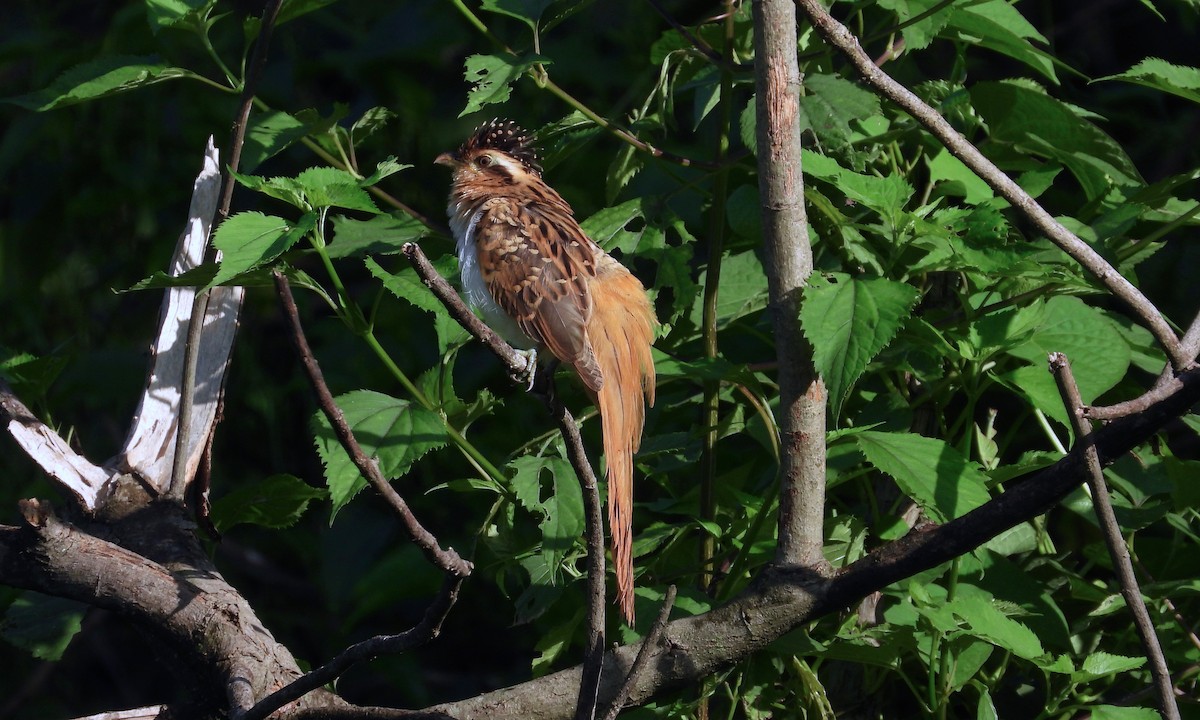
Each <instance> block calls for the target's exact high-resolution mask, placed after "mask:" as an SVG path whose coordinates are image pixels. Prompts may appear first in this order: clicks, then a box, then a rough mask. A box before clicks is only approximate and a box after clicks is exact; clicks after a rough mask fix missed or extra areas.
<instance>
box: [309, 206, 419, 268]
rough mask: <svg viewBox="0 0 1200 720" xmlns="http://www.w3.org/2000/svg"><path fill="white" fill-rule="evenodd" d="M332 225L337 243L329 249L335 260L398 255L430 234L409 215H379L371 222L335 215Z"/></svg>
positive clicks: (371, 219)
mask: <svg viewBox="0 0 1200 720" xmlns="http://www.w3.org/2000/svg"><path fill="white" fill-rule="evenodd" d="M332 222H333V241H332V242H330V243H329V245H328V246H327V247H326V252H328V253H329V257H331V258H345V257H361V256H363V255H394V254H396V253H398V252H400V251H401V250H402V249H403V248H404V245H405V244H406V243H410V242H416V241H417V240H420V239H421V238H423V237H425V236H426V235H427V234H428V233H429V229H428V228H427V227H425V226H424V225H423V224H422V223H421V221H420V220H417V219H416V218H412V217H409V216H408V215H390V214H387V215H376V216H375V217H373V218H370V219H368V220H356V219H354V218H350V217H346V216H345V215H335V216H334V217H333V221H332Z"/></svg>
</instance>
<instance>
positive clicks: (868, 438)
mask: <svg viewBox="0 0 1200 720" xmlns="http://www.w3.org/2000/svg"><path fill="white" fill-rule="evenodd" d="M854 437H855V440H856V441H857V442H858V447H859V449H861V450H862V452H863V455H865V456H866V458H867V462H869V463H871V464H872V465H874V466H875V467H876V468H878V469H879V470H881V471H883V472H885V473H887V474H888V475H890V476H891V477H892V479H894V480H895V481H896V484H898V485H899V486H900V488H901V489H902V490H904V492H905V494H907V495H908V496H909V497H911V498H912V499H913V500H914V501H916V502H917V504H918V505H920V506H921V509H922V510H924V511H925V512H926V513H928V514H929V515H930V517H932V518H933V519H935V520H937V521H938V522H946V521H948V520H953V519H954V518H956V517H961V516H963V515H965V514H967V513H968V512H970V511H971V510H974V509H975V508H977V507H979V506H980V505H983V504H984V503H985V502H987V501H988V497H989V496H988V491H987V487H986V486H985V484H984V483H985V481H986V476H985V475H984V473H983V470H982V469H981V468H980V467H979V465H978V464H977V463H974V462H972V461H970V460H969V459H967V458H966V457H963V455H962V453H960V452H959V451H958V450H955V449H954V448H953V447H951V446H950V445H948V444H947V443H946V442H945V441H944V440H939V439H937V438H928V437H923V436H921V435H914V434H911V433H888V432H878V431H874V430H868V431H866V432H862V433H859V434H857V435H855V436H854Z"/></svg>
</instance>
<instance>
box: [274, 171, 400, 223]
mask: <svg viewBox="0 0 1200 720" xmlns="http://www.w3.org/2000/svg"><path fill="white" fill-rule="evenodd" d="M392 164H393V165H395V163H392ZM396 169H397V170H399V169H400V168H399V166H398V165H396ZM296 185H297V186H298V187H299V188H300V191H301V192H302V193H303V194H304V197H305V198H306V199H307V200H308V203H309V205H310V206H311V207H312V208H322V207H340V208H346V209H347V210H361V211H363V212H368V213H372V214H378V213H379V208H378V207H376V206H375V201H373V200H372V199H371V196H370V195H368V194H367V191H366V190H364V189H362V188H361V187H359V181H358V179H357V178H355V177H354V176H353V175H351V174H350V173H348V172H346V171H345V170H340V169H338V168H331V167H312V168H308V169H307V170H305V171H304V172H302V173H300V174H299V175H297V176H296Z"/></svg>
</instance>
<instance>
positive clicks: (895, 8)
mask: <svg viewBox="0 0 1200 720" xmlns="http://www.w3.org/2000/svg"><path fill="white" fill-rule="evenodd" d="M941 4H942V0H880V2H879V6H880V7H883V8H886V9H888V10H891V11H892V12H894V13H896V18H897V19H898V20H900V21H901V22H902V23H904V29H903V30H901V31H900V32H901V34H902V35H903V37H904V47H905V49H906V50H921V49H923V48H925V47H928V46H929V43H930V42H932V41H933V38H934V37H935V36H936V35H937V33H938V32H939V31H940V30H941V29H942V28H944V27H945V26H946V22H947V21H948V20H949V18H950V13H951V11H952V10H953V8H951V7H949V6H946V7H942V9H941V10H939V11H938V12H935V13H933V14H932V15H927V16H925V17H923V18H921V19H920V20H918V21H916V22H909V21H910V20H912V19H913V18H915V17H917V16H918V15H924V13H926V12H928V11H930V10H933V9H934V8H935V7H936V6H938V5H941Z"/></svg>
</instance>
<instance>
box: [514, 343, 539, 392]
mask: <svg viewBox="0 0 1200 720" xmlns="http://www.w3.org/2000/svg"><path fill="white" fill-rule="evenodd" d="M517 354H518V355H520V356H521V357H523V358H525V369H524V370H521V371H520V372H516V373H513V380H514V381H516V382H519V383H525V392H530V391H531V390H533V381H534V380H536V379H537V356H538V353H537V348H531V349H529V350H517Z"/></svg>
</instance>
